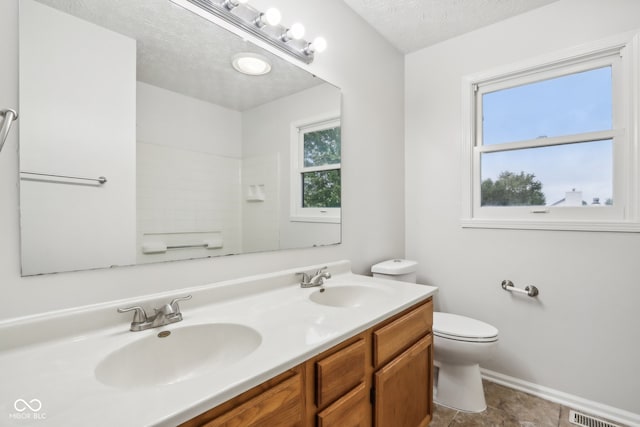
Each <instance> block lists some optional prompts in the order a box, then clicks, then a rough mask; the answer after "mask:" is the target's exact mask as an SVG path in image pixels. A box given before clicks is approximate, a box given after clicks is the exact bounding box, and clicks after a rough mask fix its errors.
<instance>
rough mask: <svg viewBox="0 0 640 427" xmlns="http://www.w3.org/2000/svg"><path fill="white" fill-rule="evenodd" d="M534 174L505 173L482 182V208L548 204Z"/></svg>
mask: <svg viewBox="0 0 640 427" xmlns="http://www.w3.org/2000/svg"><path fill="white" fill-rule="evenodd" d="M535 178H536V176H535V175H534V174H532V173H525V172H520V173H519V174H516V173H514V172H509V171H503V172H501V173H500V175H499V176H498V179H496V180H495V181H493V180H492V179H491V178H489V179H485V180H484V181H482V185H481V195H482V197H481V199H482V200H481V205H482V206H536V205H538V206H539V205H544V204H545V203H546V200H545V197H544V193H543V192H542V183H541V182H540V181H538V180H537V179H535Z"/></svg>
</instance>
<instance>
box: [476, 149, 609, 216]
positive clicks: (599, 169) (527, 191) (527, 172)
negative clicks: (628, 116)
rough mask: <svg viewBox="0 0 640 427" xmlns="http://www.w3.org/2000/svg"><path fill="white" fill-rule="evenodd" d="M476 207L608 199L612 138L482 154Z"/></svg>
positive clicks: (605, 201)
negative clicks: (479, 202)
mask: <svg viewBox="0 0 640 427" xmlns="http://www.w3.org/2000/svg"><path fill="white" fill-rule="evenodd" d="M481 178H482V183H481V190H480V191H481V205H482V206H541V205H546V206H587V205H588V206H592V205H600V206H606V205H612V204H613V198H612V197H613V141H612V140H610V139H609V140H604V141H595V142H582V143H577V144H568V145H556V146H551V147H539V148H528V149H522V150H513V151H500V152H495V153H483V154H482V157H481Z"/></svg>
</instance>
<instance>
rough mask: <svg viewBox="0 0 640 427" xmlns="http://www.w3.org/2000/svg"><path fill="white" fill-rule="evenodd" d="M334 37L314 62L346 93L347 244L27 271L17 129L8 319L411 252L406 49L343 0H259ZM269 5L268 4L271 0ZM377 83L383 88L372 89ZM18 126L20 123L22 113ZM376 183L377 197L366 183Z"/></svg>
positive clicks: (5, 204)
mask: <svg viewBox="0 0 640 427" xmlns="http://www.w3.org/2000/svg"><path fill="white" fill-rule="evenodd" d="M254 3H255V5H256V7H259V8H261V9H265V8H266V7H267V6H270V5H273V6H275V7H279V8H280V9H281V10H282V12H283V16H284V20H285V22H294V21H296V20H299V21H301V22H303V23H304V24H305V26H306V28H307V31H308V34H310V35H312V36H315V35H316V34H322V35H324V36H325V38H326V39H327V40H328V42H329V48H328V49H327V51H326V52H324V53H322V54H321V55H318V58H317V59H316V61H315V63H314V64H313V65H312V66H311V67H310V69H311V70H312V71H313V72H314V73H316V74H317V75H319V76H321V77H322V78H324V79H325V80H328V81H331V82H332V83H334V84H336V85H338V86H340V87H341V88H342V91H343V112H344V114H343V119H344V122H343V128H342V131H343V175H342V176H343V184H344V185H343V194H344V206H343V226H344V233H343V239H342V241H343V243H342V244H341V245H339V246H331V247H325V248H314V249H304V250H294V251H283V252H270V253H262V254H250V255H239V256H230V257H222V258H213V259H202V260H193V261H180V262H172V263H164V264H151V265H143V266H135V267H124V268H115V269H107V270H95V271H84V272H77V273H64V274H56V275H46V276H35V277H28V278H21V277H20V258H19V255H18V254H19V249H18V248H19V228H18V227H19V226H18V222H19V220H18V216H19V210H18V175H17V171H18V155H17V144H18V138H17V132H16V127H14V128H13V129H12V131H11V134H10V135H9V138H8V139H7V143H6V144H5V146H4V149H3V151H2V152H1V153H0V236H2V238H0V293H1V294H2V298H3V307H4V308H3V310H2V312H1V313H0V318H1V319H6V318H11V317H16V316H24V315H28V314H33V313H40V312H44V311H47V310H53V309H60V308H65V307H73V306H78V305H83V304H89V303H96V302H101V301H109V300H114V299H118V298H126V297H133V296H136V295H143V294H146V293H150V292H158V291H163V290H170V289H178V288H183V287H186V286H191V285H197V284H204V283H209V282H215V281H219V280H224V279H228V278H233V277H242V276H246V275H249V274H256V273H262V272H269V271H276V270H280V269H284V268H293V267H295V266H301V265H308V264H315V263H321V262H325V261H331V260H336V259H345V258H347V259H351V260H352V261H353V267H354V270H355V271H356V272H359V273H366V272H367V271H368V270H369V266H370V265H371V264H372V263H374V262H377V261H380V260H382V259H386V258H390V257H394V256H398V255H401V254H402V253H403V250H404V236H403V231H404V213H403V204H404V195H403V193H402V191H399V189H401V188H403V186H404V176H403V172H402V171H403V162H404V160H403V150H402V144H403V139H404V136H403V132H404V129H403V72H404V64H403V57H402V55H401V54H400V53H398V52H397V51H396V50H394V49H393V48H392V47H390V45H389V44H388V43H386V42H385V41H384V40H383V39H382V38H381V37H380V36H379V35H377V34H376V33H375V32H374V30H373V29H371V28H370V27H368V26H367V25H366V24H365V23H364V22H363V21H362V20H361V19H360V18H359V17H357V16H356V15H355V14H354V13H353V12H352V11H351V9H349V8H348V7H347V6H346V5H345V4H344V3H343V2H342V1H341V0H325V1H322V2H318V1H316V0H272V1H270V2H266V1H265V2H262V3H261V2H260V1H256V2H254ZM263 3H267V4H263ZM17 14H18V0H5V1H1V2H0V40H2V43H0V57H1V58H2V67H0V108H5V107H16V106H17V101H18V92H17V87H18V66H17V64H18V47H17V46H18V37H17V35H18V28H17V22H18V15H17ZM372 88H374V89H375V90H372ZM17 125H18V126H19V125H20V119H18V122H17ZM370 188H375V189H376V191H375V197H374V195H372V194H371V193H370V192H367V191H364V190H365V189H370Z"/></svg>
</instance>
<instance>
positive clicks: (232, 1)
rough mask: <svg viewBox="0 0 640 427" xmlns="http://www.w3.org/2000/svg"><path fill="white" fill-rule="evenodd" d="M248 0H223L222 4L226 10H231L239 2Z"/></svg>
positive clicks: (242, 2)
mask: <svg viewBox="0 0 640 427" xmlns="http://www.w3.org/2000/svg"><path fill="white" fill-rule="evenodd" d="M248 1H249V0H224V2H223V3H222V5H223V6H224V7H225V8H227V10H233V9H235V8H236V7H238V6H240V5H241V4H246V3H247V2H248Z"/></svg>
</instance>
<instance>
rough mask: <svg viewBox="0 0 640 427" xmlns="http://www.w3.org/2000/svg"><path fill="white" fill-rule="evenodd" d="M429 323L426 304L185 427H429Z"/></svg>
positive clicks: (429, 309)
mask: <svg viewBox="0 0 640 427" xmlns="http://www.w3.org/2000/svg"><path fill="white" fill-rule="evenodd" d="M432 325H433V304H432V302H431V299H428V300H427V301H425V302H422V303H419V304H417V305H415V306H413V307H411V308H409V309H407V310H405V311H403V312H401V313H399V314H397V315H395V316H392V317H391V318H389V319H387V320H385V321H383V322H381V323H379V324H378V325H376V326H374V327H373V328H370V329H368V330H366V331H364V332H362V333H360V334H358V335H356V336H354V337H352V338H349V339H348V340H346V341H344V342H342V343H340V344H338V345H336V346H335V347H333V348H331V349H329V350H327V351H325V352H323V353H321V354H319V355H317V356H315V357H313V358H311V359H309V360H307V361H306V362H304V363H303V364H301V365H299V366H296V367H295V368H293V369H291V370H289V371H287V372H285V373H283V374H281V375H278V376H277V377H275V378H272V379H271V380H269V381H267V382H265V383H264V384H261V385H259V386H257V387H254V388H253V389H251V390H249V391H247V392H245V393H243V394H241V395H239V396H237V397H235V398H233V399H231V400H230V401H228V402H225V403H223V404H222V405H220V406H218V407H216V408H213V409H211V410H209V411H207V412H205V413H204V414H202V415H200V416H198V417H196V418H194V419H192V420H190V421H187V422H186V423H184V424H182V426H181V427H196V426H200V427H203V426H206V427H253V426H261V427H262V426H268V427H294V426H305V427H316V426H317V427H370V426H376V427H399V426H402V427H422V426H426V425H428V424H429V422H430V421H431V416H432V410H433V395H432V393H433V392H432V388H433V338H432V335H431V328H432Z"/></svg>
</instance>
